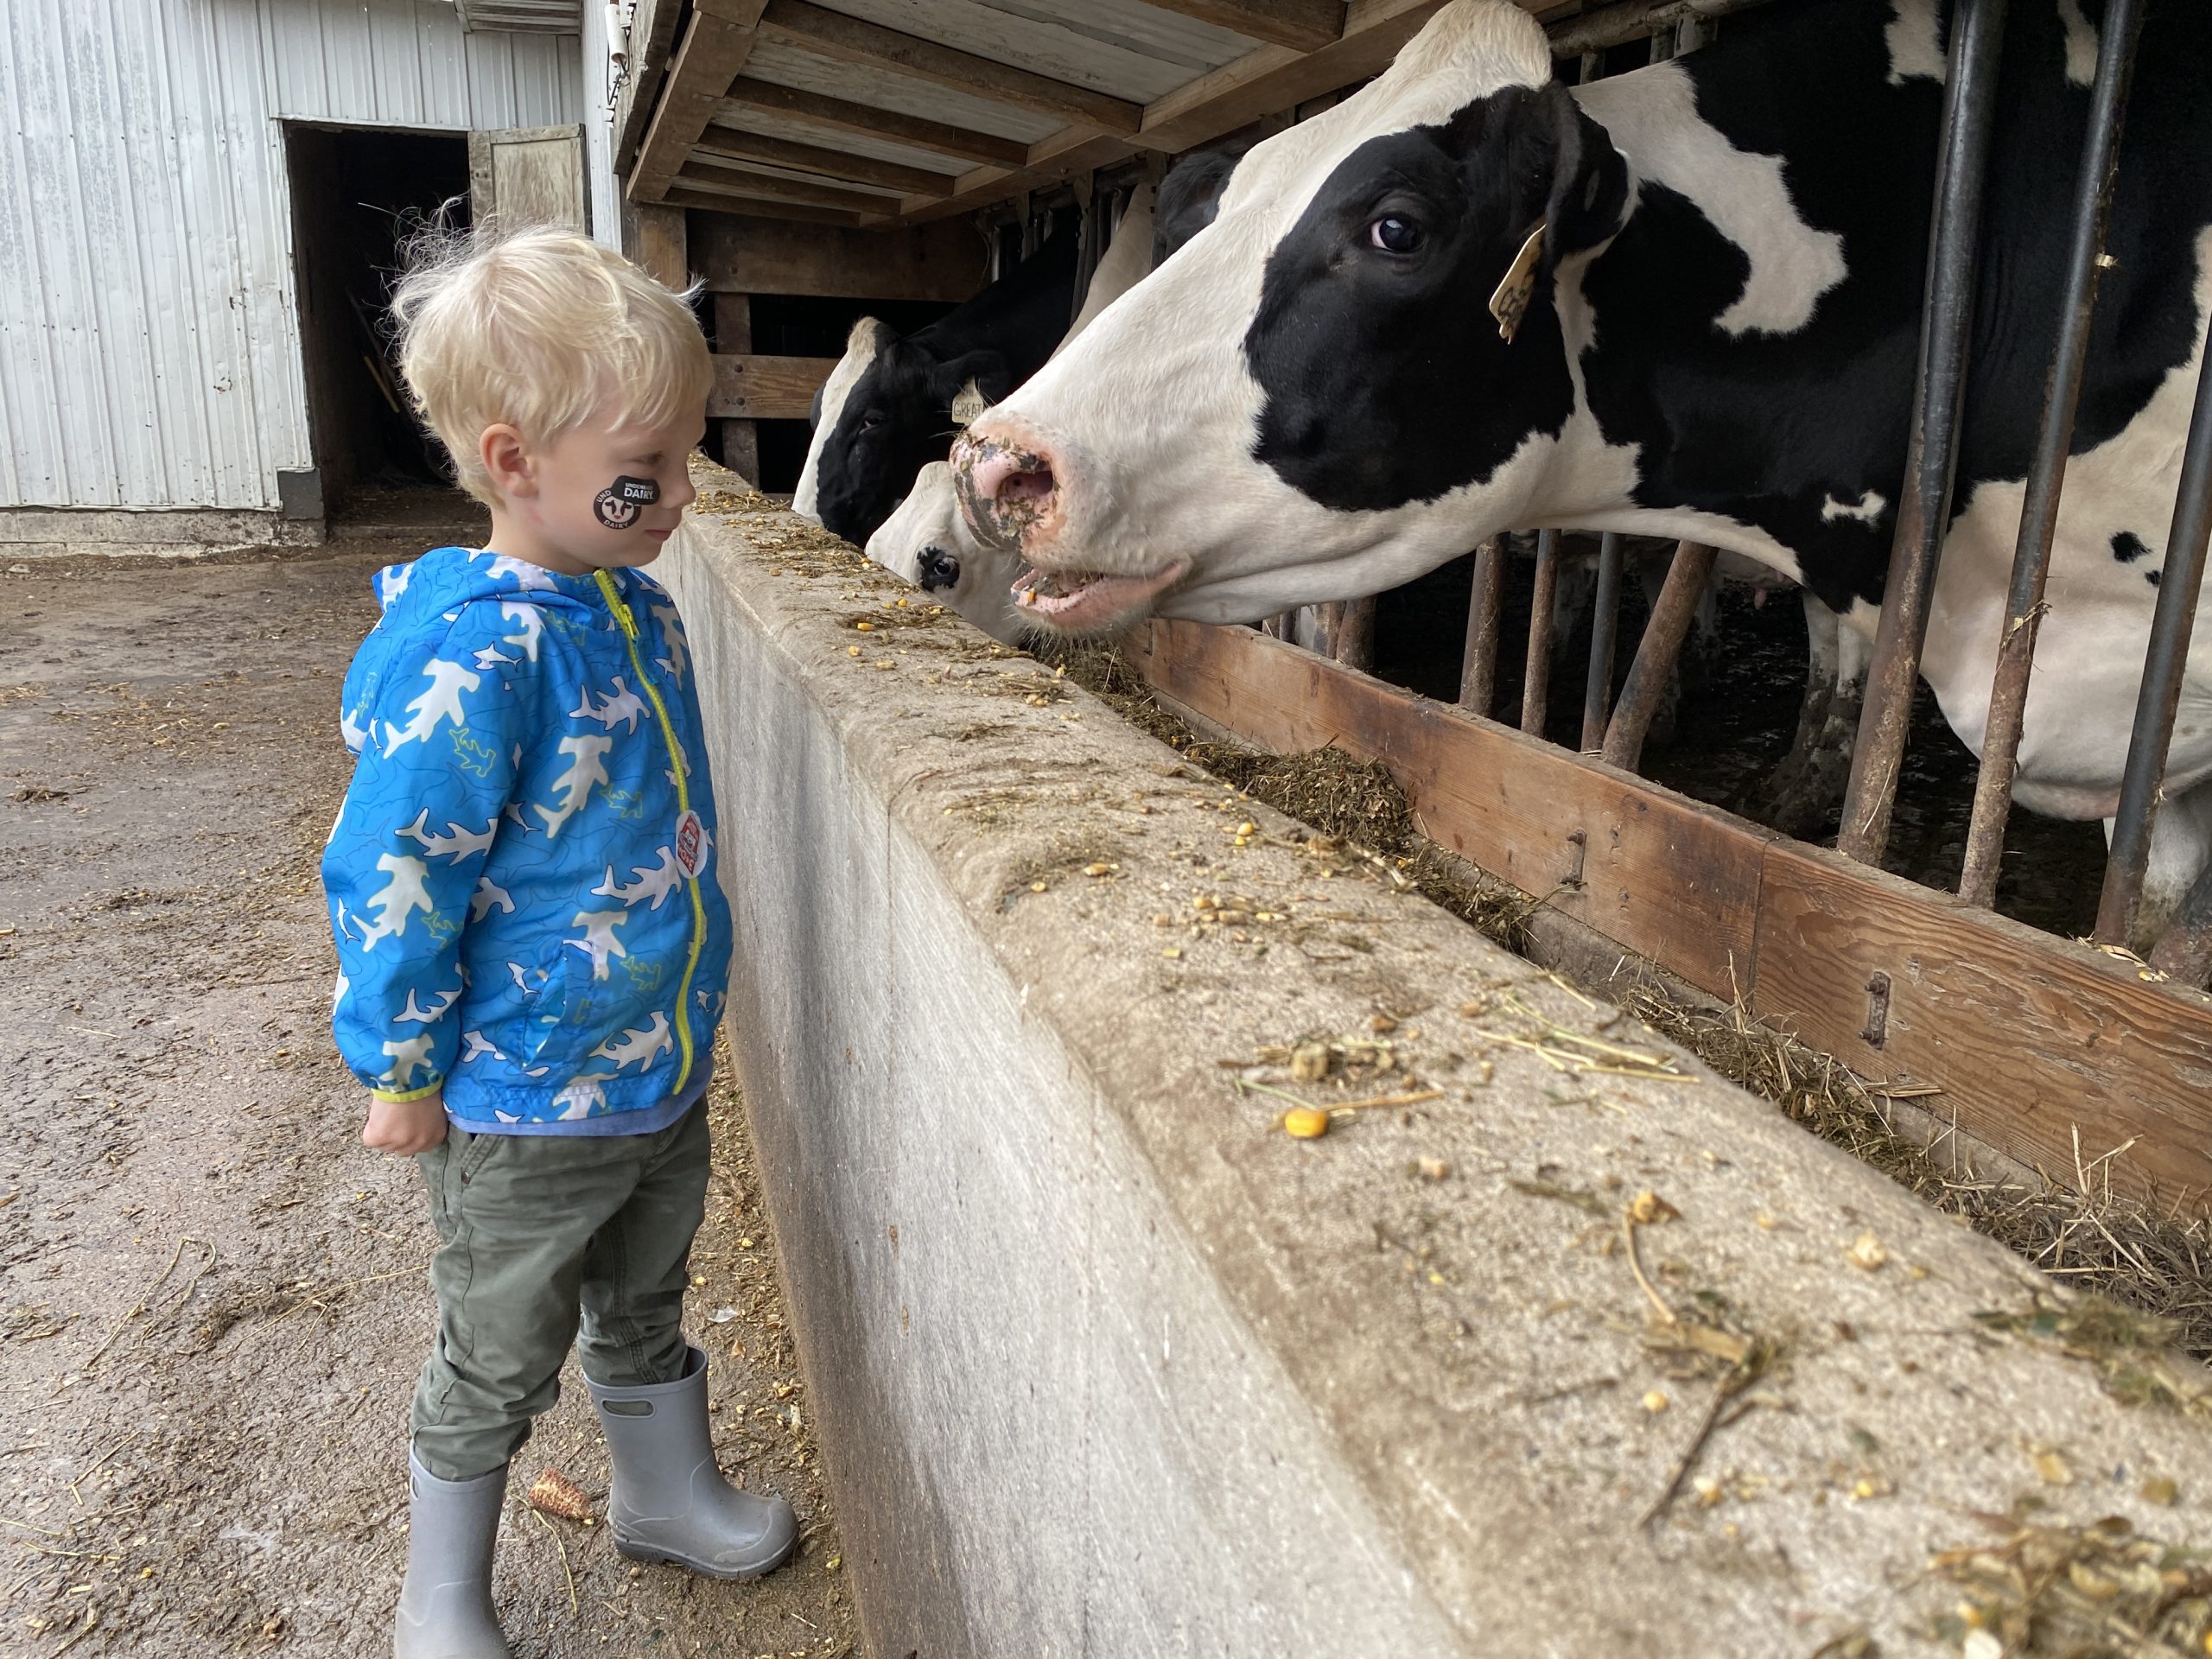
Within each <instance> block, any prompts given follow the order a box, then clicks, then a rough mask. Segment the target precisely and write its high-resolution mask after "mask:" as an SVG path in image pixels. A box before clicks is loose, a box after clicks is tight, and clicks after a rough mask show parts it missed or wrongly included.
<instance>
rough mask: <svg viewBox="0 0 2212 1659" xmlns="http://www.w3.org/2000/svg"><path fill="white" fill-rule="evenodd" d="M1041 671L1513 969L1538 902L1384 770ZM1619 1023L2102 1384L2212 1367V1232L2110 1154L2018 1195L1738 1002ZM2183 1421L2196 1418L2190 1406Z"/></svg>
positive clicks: (1638, 1010) (1099, 659)
mask: <svg viewBox="0 0 2212 1659" xmlns="http://www.w3.org/2000/svg"><path fill="white" fill-rule="evenodd" d="M1039 655H1040V656H1042V657H1045V658H1046V660H1049V661H1052V662H1055V663H1057V664H1060V665H1061V666H1064V667H1065V669H1066V671H1067V673H1068V677H1069V678H1071V679H1072V680H1075V681H1077V683H1079V684H1081V685H1083V686H1084V688H1085V689H1086V690H1090V692H1092V693H1093V694H1095V695H1096V696H1099V697H1101V698H1103V700H1105V701H1106V702H1109V703H1110V704H1111V705H1113V707H1114V708H1115V709H1116V710H1117V711H1118V712H1119V713H1121V714H1122V715H1123V716H1124V717H1125V718H1127V719H1128V721H1131V722H1132V723H1133V724H1135V726H1136V727H1137V728H1139V729H1140V730H1142V731H1144V732H1146V733H1147V734H1149V735H1151V736H1153V737H1155V738H1158V739H1159V740H1160V741H1162V742H1164V743H1166V744H1167V745H1168V746H1169V747H1172V748H1173V749H1175V750H1177V751H1178V752H1179V753H1181V754H1182V755H1184V756H1185V758H1186V759H1187V760H1190V761H1191V762H1192V764H1193V765H1195V766H1199V767H1202V768H1204V769H1205V771H1207V772H1211V773H1213V774H1214V775H1215V776H1216V777H1217V778H1220V779H1223V780H1224V781H1225V782H1228V783H1231V784H1234V785H1236V786H1237V787H1238V788H1240V789H1243V790H1244V791H1248V792H1249V794H1250V795H1251V796H1252V797H1253V798H1254V799H1255V800H1260V801H1263V802H1265V803H1266V804H1268V805H1269V806H1272V807H1274V808H1275V809H1276V810H1279V811H1281V812H1285V813H1287V814H1288V815H1289V816H1290V817H1294V818H1298V819H1300V820H1301V821H1302V822H1304V823H1308V824H1311V825H1312V826H1313V828H1314V829H1317V830H1319V831H1320V832H1321V833H1322V834H1323V835H1325V836H1338V837H1340V838H1342V839H1343V840H1344V841H1345V842H1349V843H1351V845H1353V846H1354V847H1357V848H1358V849H1362V850H1364V851H1366V852H1369V853H1371V854H1374V855H1377V856H1378V857H1379V858H1380V859H1381V860H1383V861H1384V862H1385V865H1386V868H1393V869H1395V870H1396V871H1397V872H1398V873H1399V874H1400V876H1401V877H1402V879H1403V880H1406V881H1407V882H1408V884H1409V885H1410V886H1412V887H1414V888H1415V889H1417V890H1418V891H1419V892H1420V893H1421V894H1422V895H1423V896H1424V897H1426V898H1427V899H1431V900H1432V901H1433V902H1434V903H1436V904H1438V905H1440V906H1442V907H1443V908H1444V909H1446V910H1448V911H1450V912H1452V914H1453V915H1455V916H1458V917H1459V918H1461V919H1462V920H1464V921H1467V922H1470V923H1472V924H1473V925H1475V926H1476V927H1478V928H1479V929H1481V930H1482V931H1484V933H1485V934H1487V935H1489V936H1490V937H1491V938H1493V939H1495V940H1497V942H1498V943H1499V944H1503V945H1504V946H1505V947H1506V948H1507V949H1508V950H1513V951H1516V952H1517V953H1520V954H1524V955H1525V954H1526V952H1527V949H1528V932H1527V927H1526V923H1527V920H1528V918H1529V914H1530V913H1531V912H1533V911H1534V910H1535V909H1536V908H1538V907H1539V906H1541V904H1542V902H1543V901H1542V899H1541V898H1537V899H1532V898H1530V897H1529V895H1527V894H1525V893H1522V892H1521V891H1520V890H1519V889H1518V888H1516V887H1511V886H1510V885H1508V884H1506V883H1504V882H1501V881H1498V880H1496V879H1494V878H1492V877H1491V876H1489V875H1486V874H1484V873H1483V872H1482V871H1480V870H1478V869H1476V868H1474V867H1473V866H1471V865H1469V864H1468V863H1466V862H1465V861H1463V860H1460V859H1459V858H1456V857H1454V856H1452V855H1451V854H1449V853H1447V852H1446V851H1445V850H1444V849H1441V848H1440V847H1438V846H1437V845H1436V844H1435V843H1434V842H1431V841H1429V840H1427V838H1426V837H1425V836H1422V835H1421V833H1420V831H1419V830H1418V829H1416V828H1415V827H1414V817H1413V812H1412V810H1411V808H1410V807H1409V806H1408V803H1407V800H1406V796H1405V791H1403V790H1402V789H1401V788H1400V787H1399V786H1398V784H1397V780H1396V779H1394V778H1393V777H1391V775H1390V772H1389V768H1388V767H1387V766H1384V765H1383V763H1382V762H1381V761H1379V760H1376V761H1359V760H1354V759H1352V757H1351V756H1350V755H1348V754H1346V753H1344V752H1343V751H1342V750H1340V749H1336V748H1324V749H1316V750H1313V751H1311V752H1309V753H1304V754H1286V755H1278V754H1268V753H1263V752H1261V751H1257V750H1254V749H1249V748H1245V747H1241V746H1238V745H1233V744H1224V743H1216V742H1213V741H1209V740H1207V739H1205V738H1204V737H1202V736H1200V735H1199V734H1198V733H1197V732H1195V731H1193V730H1192V728H1191V727H1190V726H1189V724H1188V723H1187V722H1185V721H1184V720H1182V719H1181V718H1180V717H1179V716H1178V715H1176V714H1174V713H1173V711H1172V710H1170V709H1166V708H1165V707H1163V706H1162V705H1161V703H1160V700H1159V699H1158V698H1157V697H1156V696H1154V695H1153V691H1152V688H1151V687H1150V686H1149V685H1147V683H1145V681H1144V680H1143V678H1142V677H1141V676H1140V675H1138V674H1137V673H1135V671H1132V670H1131V669H1130V668H1129V666H1128V664H1127V663H1125V662H1124V661H1123V660H1122V656H1121V653H1120V652H1118V651H1117V650H1116V649H1115V648H1113V647H1111V646H1104V645H1061V646H1058V647H1056V648H1052V650H1050V651H1046V650H1040V651H1039ZM1630 1012H1631V1013H1632V1014H1635V1015H1636V1016H1637V1018H1639V1019H1641V1020H1643V1021H1644V1022H1645V1023H1646V1024H1647V1025H1649V1026H1650V1027H1652V1028H1653V1029H1654V1030H1656V1031H1657V1032H1659V1033H1661V1034H1662V1035H1663V1036H1666V1037H1668V1038H1670V1039H1673V1040H1674V1041H1675V1042H1677V1043H1680V1044H1681V1046H1683V1047H1684V1048H1687V1049H1688V1050H1689V1051H1690V1052H1692V1053H1694V1054H1695V1055H1696V1056H1697V1057H1698V1058H1700V1059H1701V1060H1703V1061H1704V1062H1705V1063H1706V1064H1707V1065H1710V1066H1711V1067H1713V1070H1714V1071H1718V1072H1719V1073H1720V1074H1721V1075H1722V1076H1723V1077H1727V1078H1728V1079H1729V1080H1730V1081H1732V1082H1733V1083H1736V1084H1740V1085H1741V1086H1743V1087H1744V1088H1745V1089H1747V1090H1750V1091H1751V1092H1752V1093H1753V1094H1756V1095H1759V1096H1764V1098H1766V1099H1768V1100H1770V1101H1772V1102H1774V1103H1775V1104H1777V1106H1779V1107H1780V1108H1781V1109H1782V1110H1783V1113H1784V1114H1785V1115H1786V1116H1789V1118H1790V1119H1791V1121H1793V1122H1796V1123H1799V1124H1802V1126H1803V1127H1804V1128H1807V1129H1808V1130H1810V1131H1811V1132H1812V1133H1813V1134H1815V1135H1819V1136H1820V1137H1821V1139H1823V1140H1825V1141H1830V1142H1831V1143H1833V1144H1834V1145H1836V1146H1840V1147H1843V1148H1844V1149H1845V1150H1846V1151H1847V1152H1849V1153H1851V1154H1853V1156H1855V1157H1857V1158H1858V1159H1859V1160H1860V1161H1861V1162H1863V1163H1866V1164H1869V1165H1872V1166H1873V1167H1874V1168H1876V1169H1878V1170H1880V1171H1881V1172H1882V1173H1884V1174H1885V1175H1887V1176H1888V1177H1889V1178H1890V1179H1891V1180H1893V1181H1896V1182H1897V1184H1898V1185H1901V1186H1903V1187H1904V1188H1905V1189H1907V1190H1908V1191H1909V1192H1913V1193H1915V1194H1916V1195H1917V1196H1918V1197H1920V1198H1923V1199H1924V1200H1926V1201H1927V1202H1928V1203H1929V1204H1930V1205H1934V1206H1935V1207H1936V1209H1938V1210H1941V1211H1943V1212H1944V1213H1946V1214H1948V1215H1952V1216H1956V1217H1959V1218H1960V1219H1961V1221H1962V1222H1964V1223H1965V1224H1967V1225H1970V1226H1971V1227H1973V1228H1974V1230H1975V1231H1977V1232H1980V1233H1982V1234H1985V1235H1986V1236H1989V1237H1991V1238H1993V1239H1995V1240H1996V1241H1997V1242H1998V1243H2000V1244H2003V1245H2005V1246H2006V1247H2007V1248H2009V1249H2012V1250H2013V1251H2014V1252H2016V1253H2017V1254H2018V1255H2021V1256H2023V1257H2024V1258H2025V1259H2026V1260H2028V1261H2029V1262H2032V1263H2034V1264H2035V1265H2036V1266H2037V1267H2038V1268H2042V1269H2043V1270H2044V1272H2046V1273H2048V1274H2050V1275H2051V1276H2052V1278H2053V1280H2054V1281H2055V1282H2056V1284H2057V1285H2060V1286H2063V1287H2065V1288H2066V1289H2067V1290H2069V1291H2071V1292H2075V1293H2086V1294H2087V1297H2088V1300H2082V1301H2080V1302H2078V1303H2075V1304H2070V1305H2072V1306H2077V1307H2080V1308H2085V1309H2088V1310H2090V1311H2091V1312H2092V1313H2095V1314H2096V1317H2095V1318H2094V1319H2088V1320H2087V1321H2086V1322H2085V1321H2084V1320H2083V1319H2074V1320H2073V1321H2072V1324H2071V1325H2070V1326H2069V1328H2070V1329H2073V1330H2075V1338H2076V1340H2077V1341H2087V1340H2088V1338H2087V1337H2085V1336H2083V1335H2082V1332H2084V1331H2086V1330H2087V1329H2088V1325H2096V1326H2098V1328H2099V1329H2101V1330H2103V1331H2104V1332H2105V1335H2104V1337H2103V1338H2100V1339H2098V1340H2097V1341H2096V1342H2094V1344H2091V1345H2092V1347H2093V1348H2094V1352H2089V1353H2087V1354H2086V1355H2085V1357H2092V1358H2096V1359H2098V1360H2099V1361H2100V1363H2101V1368H2102V1369H2105V1370H2107V1377H2108V1384H2109V1383H2110V1379H2111V1376H2112V1370H2111V1366H2109V1365H2106V1364H2104V1361H2105V1360H2106V1359H2113V1363H2118V1364H2120V1365H2121V1367H2122V1369H2123V1370H2125V1367H2126V1355H2127V1354H2129V1353H2132V1352H2134V1351H2155V1350H2158V1349H2163V1348H2166V1347H2177V1348H2179V1349H2181V1350H2182V1351H2185V1352H2187V1353H2190V1354H2191V1355H2194V1356H2195V1357H2197V1358H2199V1359H2203V1360H2212V1223H2208V1221H2207V1220H2206V1218H2205V1217H2202V1216H2197V1215H2191V1214H2189V1213H2185V1212H2183V1211H2181V1210H2179V1209H2178V1208H2174V1209H2161V1208H2160V1207H2158V1205H2153V1204H2151V1203H2148V1202H2146V1201H2145V1200H2142V1199H2139V1198H2134V1197H2132V1196H2130V1195H2128V1194H2127V1193H2125V1192H2116V1191H2114V1190H2113V1184H2112V1166H2113V1162H2114V1161H2115V1160H2116V1158H2117V1157H2118V1156H2119V1155H2120V1154H2119V1153H2113V1154H2106V1155H2105V1156H2103V1157H2101V1158H2099V1159H2096V1160H2093V1161H2091V1162H2089V1163H2088V1164H2085V1165H2083V1166H2080V1167H2078V1168H2076V1169H2075V1170H2073V1171H2071V1172H2067V1173H2070V1174H2072V1176H2073V1177H2074V1183H2073V1185H2066V1184H2064V1183H2063V1181H2061V1180H2059V1179H2054V1178H2052V1177H2051V1176H2050V1175H2048V1174H2038V1175H2037V1176H2035V1177H2031V1178H2026V1179H2023V1178H2021V1177H2019V1176H2018V1175H2017V1174H2015V1173H2011V1172H2010V1171H1999V1170H1998V1169H1996V1168H1995V1167H1994V1166H1995V1164H1996V1162H1997V1160H1994V1159H1989V1158H1984V1159H1983V1160H1982V1163H1983V1165H1985V1166H1984V1167H1978V1166H1977V1163H1976V1158H1975V1154H1974V1149H1973V1148H1970V1147H1967V1145H1966V1144H1965V1143H1964V1142H1963V1141H1961V1140H1960V1139H1959V1138H1958V1137H1957V1136H1955V1135H1950V1134H1949V1133H1948V1132H1946V1133H1945V1134H1943V1135H1939V1136H1937V1137H1936V1138H1935V1139H1934V1140H1932V1141H1929V1140H1926V1139H1922V1138H1916V1137H1915V1136H1914V1135H1912V1134H1910V1133H1909V1132H1907V1131H1906V1130H1905V1129H1904V1128H1900V1127H1899V1125H1898V1122H1897V1118H1896V1115H1895V1113H1894V1111H1893V1109H1891V1107H1890V1106H1889V1105H1888V1103H1886V1102H1885V1100H1884V1099H1883V1098H1882V1097H1881V1096H1878V1095H1875V1094H1873V1093H1871V1092H1870V1091H1869V1090H1867V1088H1866V1086H1865V1084H1863V1083H1862V1081H1861V1080H1860V1079H1859V1077H1855V1076H1854V1075H1853V1073H1852V1072H1851V1071H1850V1070H1849V1069H1848V1068H1847V1067H1845V1066H1843V1065H1840V1064H1839V1063H1838V1062H1837V1061H1836V1060H1835V1059H1834V1058H1833V1057H1832V1056H1829V1055H1827V1054H1822V1053H1821V1052H1818V1051H1817V1050H1815V1049H1812V1048H1810V1047H1808V1046H1806V1045H1804V1044H1803V1043H1801V1042H1799V1041H1797V1040H1796V1039H1795V1038H1794V1037H1792V1036H1789V1034H1787V1033H1782V1032H1778V1031H1777V1030H1775V1029H1774V1028H1772V1027H1769V1026H1765V1025H1762V1024H1761V1023H1759V1022H1758V1020H1756V1019H1754V1018H1753V1017H1752V1016H1751V1013H1750V1011H1749V1010H1748V1009H1746V1008H1745V1007H1744V1006H1743V1004H1742V1002H1741V1001H1740V1000H1739V1001H1738V1002H1737V1003H1736V1004H1735V1006H1733V1007H1694V1006H1691V1005H1689V1004H1688V1003H1685V1002H1681V1001H1675V1000H1674V999H1672V998H1670V997H1669V996H1666V995H1662V994H1660V993H1659V992H1657V991H1655V990H1652V989H1650V988H1644V989H1642V990H1639V991H1638V992H1637V994H1636V995H1634V996H1633V997H1632V998H1631V999H1630ZM2122 1151H2124V1148H2123V1149H2122ZM2020 1334H2023V1335H2031V1336H2032V1335H2036V1334H2038V1332H2035V1331H2033V1330H2030V1329H2024V1330H2023V1331H2022V1332H2021V1333H2020ZM2114 1357H2117V1358H2114ZM2119 1386H2121V1387H2124V1386H2125V1385H2124V1384H2121V1385H2119ZM2183 1403H2187V1404H2190V1405H2191V1406H2192V1408H2194V1406H2195V1405H2196V1404H2200V1403H2202V1402H2201V1401H2196V1400H2192V1401H2190V1402H2183Z"/></svg>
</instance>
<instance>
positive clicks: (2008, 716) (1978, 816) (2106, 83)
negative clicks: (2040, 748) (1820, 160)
mask: <svg viewBox="0 0 2212 1659" xmlns="http://www.w3.org/2000/svg"><path fill="white" fill-rule="evenodd" d="M2142 29H2143V4H2142V0H2111V3H2110V4H2109V5H2107V7H2106V8H2105V16H2104V26H2103V29H2102V44H2101V47H2100V48H2099V50H2098V55H2097V79H2096V84H2095V86H2094V89H2093V90H2092V91H2091V92H2090V95H2089V130H2088V137H2086V138H2085V139H2084V140H2083V141H2082V171H2081V175H2080V176H2079V178H2077V179H2076V180H2075V188H2074V234H2073V240H2072V243H2071V245H2070V246H2069V249H2068V251H2067V261H2066V299H2065V303H2064V308H2063V310H2062V311H2061V312H2060V314H2059V320H2058V345H2057V348H2056V352H2055V353H2054V355H2053V356H2052V359H2051V365H2050V378H2049V379H2048V380H2047V381H2045V382H2044V394H2043V429H2042V430H2041V432H2040V433H2038V434H2037V438H2036V453H2035V459H2034V461H2033V462H2032V463H2031V465H2030V467H2029V468H2028V484H2027V495H2026V499H2025V501H2024V504H2023V505H2022V508H2021V512H2020V539H2019V543H2018V546H2017V547H2016V548H2015V549H2014V550H2013V554H2012V592H2011V594H2010V595H2009V596H2008V597H2007V599H2006V601H2005V626H2004V632H2002V633H2001V634H2000V635H1999V638H1998V641H1997V671H1996V675H1995V677H1994V678H1993V681H1992V682H1991V685H1990V692H1989V723H1988V727H1987V729H1986V734H1984V736H1983V739H1982V746H1981V771H1980V774H1979V775H1978V776H1977V777H1976V778H1975V779H1974V822H1973V823H1972V824H1971V825H1970V826H1969V827H1968V829H1967V855H1966V866H1965V868H1964V869H1963V870H1962V871H1961V874H1960V876H1959V897H1960V898H1961V899H1965V900H1966V901H1967V903H1968V904H1970V905H1989V904H1993V903H1994V902H1995V901H1996V898H1997V868H1998V864H1999V860H2000V859H2001V858H2002V856H2003V855H2004V851H2005V816H2006V814H2007V813H2008V812H2009V811H2010V810H2011V809H2012V779H2013V776H2014V774H2015V773H2016V772H2018V769H2019V748H2020V726H2021V720H2022V715H2023V711H2024V709H2025V708H2026V706H2027V701H2028V671H2029V670H2030V669H2031V667H2032V666H2033V665H2034V663H2035V655H2036V632H2037V626H2038V624H2039V622H2040V621H2041V619H2042V616H2043V592H2044V579H2045V578H2046V577H2047V576H2048V575H2049V574H2050V544H2051V541H2052V538H2053V537H2055V536H2056V532H2057V529H2058V498H2059V492H2060V490H2061V489H2062V488H2063V487H2064V486H2065V482H2066V455H2067V451H2068V450H2069V448H2071V447H2072V445H2073V442H2074V413H2075V406H2076V405H2077V404H2078V403H2079V402H2080V400H2081V395H2082V365H2083V364H2084V363H2085V362H2086V361H2087V360H2088V354H2089V323H2090V320H2091V319H2092V317H2094V315H2095V312H2096V304H2097V270H2098V265H2097V261H2098V258H2099V256H2100V254H2101V251H2102V250H2103V247H2104V238H2105V221H2106V219H2107V215H2108V213H2109V210H2110V208H2111V207H2112V188H2113V178H2114V177H2115V175H2116V174H2117V171H2118V168H2119V163H2120V128H2121V124H2122V121H2123V118H2124V117H2125V115H2126V108H2127V84H2128V79H2129V76H2130V73H2131V72H2132V71H2133V67H2134V64H2135V43H2136V40H2137V38H2138V37H2139V35H2141V33H2142Z"/></svg>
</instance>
